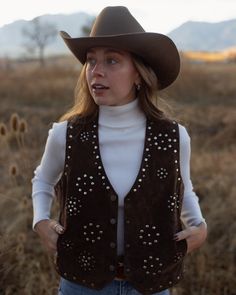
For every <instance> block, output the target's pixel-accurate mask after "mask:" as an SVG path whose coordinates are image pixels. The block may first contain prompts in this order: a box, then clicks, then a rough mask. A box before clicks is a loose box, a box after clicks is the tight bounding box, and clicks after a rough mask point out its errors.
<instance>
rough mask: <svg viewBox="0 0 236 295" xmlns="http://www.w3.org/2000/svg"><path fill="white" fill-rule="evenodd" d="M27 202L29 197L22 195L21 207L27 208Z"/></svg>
mask: <svg viewBox="0 0 236 295" xmlns="http://www.w3.org/2000/svg"><path fill="white" fill-rule="evenodd" d="M29 204H30V202H29V199H28V198H27V197H26V196H25V197H23V199H22V203H21V205H22V208H23V209H27V208H28V207H29Z"/></svg>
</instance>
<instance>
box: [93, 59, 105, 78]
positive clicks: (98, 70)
mask: <svg viewBox="0 0 236 295" xmlns="http://www.w3.org/2000/svg"><path fill="white" fill-rule="evenodd" d="M92 73H93V75H95V76H96V75H97V76H104V74H105V69H104V65H103V64H102V63H101V62H100V63H96V64H95V66H94V67H93V70H92Z"/></svg>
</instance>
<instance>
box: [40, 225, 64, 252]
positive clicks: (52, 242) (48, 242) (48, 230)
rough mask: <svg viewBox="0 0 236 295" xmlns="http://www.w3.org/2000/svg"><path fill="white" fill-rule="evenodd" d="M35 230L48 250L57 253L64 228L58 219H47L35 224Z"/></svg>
mask: <svg viewBox="0 0 236 295" xmlns="http://www.w3.org/2000/svg"><path fill="white" fill-rule="evenodd" d="M35 231H36V233H37V234H38V235H39V237H40V239H41V241H42V244H43V246H44V247H45V248H46V250H47V251H48V252H49V253H50V254H56V252H57V239H58V235H59V234H63V232H64V228H63V227H62V226H61V225H60V224H59V223H58V222H57V221H56V220H52V219H46V220H41V221H39V222H38V223H37V224H36V225H35Z"/></svg>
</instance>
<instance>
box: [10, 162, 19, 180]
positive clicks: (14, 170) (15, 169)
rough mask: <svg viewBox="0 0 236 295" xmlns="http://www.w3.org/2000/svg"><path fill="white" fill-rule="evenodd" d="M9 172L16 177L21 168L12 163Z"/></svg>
mask: <svg viewBox="0 0 236 295" xmlns="http://www.w3.org/2000/svg"><path fill="white" fill-rule="evenodd" d="M9 174H10V176H12V177H15V176H17V175H18V174H19V169H18V166H17V165H16V164H11V166H10V167H9Z"/></svg>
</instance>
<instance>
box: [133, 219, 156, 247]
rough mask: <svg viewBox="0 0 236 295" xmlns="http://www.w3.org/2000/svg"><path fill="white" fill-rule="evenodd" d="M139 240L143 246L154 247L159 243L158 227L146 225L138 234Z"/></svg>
mask: <svg viewBox="0 0 236 295" xmlns="http://www.w3.org/2000/svg"><path fill="white" fill-rule="evenodd" d="M138 239H139V241H140V242H141V244H142V245H143V246H153V245H157V244H158V243H159V239H160V233H159V232H158V230H157V226H155V225H150V224H146V225H145V226H144V227H143V228H141V229H140V230H139V232H138Z"/></svg>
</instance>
